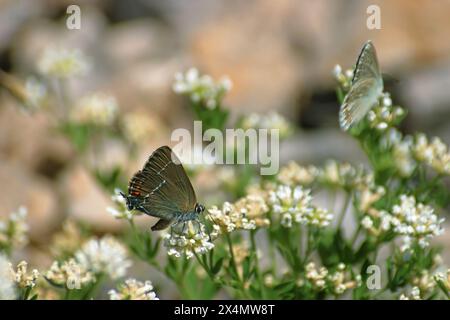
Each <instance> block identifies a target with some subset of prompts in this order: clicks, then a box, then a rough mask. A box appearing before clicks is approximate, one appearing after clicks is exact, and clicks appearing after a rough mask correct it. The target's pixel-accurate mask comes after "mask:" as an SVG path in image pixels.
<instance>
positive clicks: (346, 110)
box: [339, 40, 383, 130]
mask: <svg viewBox="0 0 450 320" xmlns="http://www.w3.org/2000/svg"><path fill="white" fill-rule="evenodd" d="M382 93H383V77H382V75H381V72H380V67H379V65H378V59H377V53H376V51H375V47H374V45H373V43H372V42H371V41H370V40H369V41H367V42H366V43H365V44H364V47H363V48H362V50H361V53H360V54H359V57H358V61H357V62H356V68H355V71H354V74H353V79H352V85H351V88H350V90H349V92H348V93H347V95H346V96H345V99H344V102H343V103H342V106H341V109H340V111H339V124H340V126H341V128H342V129H343V130H348V129H350V128H351V127H352V126H354V125H355V124H356V123H358V122H359V121H360V120H361V119H363V118H364V116H365V115H366V114H367V113H368V112H369V110H370V109H371V108H372V107H374V106H375V105H376V104H377V103H378V98H379V97H380V95H381V94H382Z"/></svg>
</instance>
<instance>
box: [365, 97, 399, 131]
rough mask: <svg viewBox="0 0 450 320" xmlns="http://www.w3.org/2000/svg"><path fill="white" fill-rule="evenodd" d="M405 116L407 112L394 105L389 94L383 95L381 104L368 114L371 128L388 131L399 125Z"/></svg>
mask: <svg viewBox="0 0 450 320" xmlns="http://www.w3.org/2000/svg"><path fill="white" fill-rule="evenodd" d="M404 115H405V111H404V110H403V109H402V108H401V107H398V106H393V105H392V100H391V97H390V95H389V93H383V95H382V96H381V97H380V101H379V104H378V105H377V106H375V108H372V109H371V110H370V111H369V112H368V113H367V119H368V120H369V126H370V127H371V128H375V129H376V130H379V131H386V129H388V128H389V127H392V126H394V125H395V124H397V123H398V122H399V121H400V119H401V118H402V117H403V116H404Z"/></svg>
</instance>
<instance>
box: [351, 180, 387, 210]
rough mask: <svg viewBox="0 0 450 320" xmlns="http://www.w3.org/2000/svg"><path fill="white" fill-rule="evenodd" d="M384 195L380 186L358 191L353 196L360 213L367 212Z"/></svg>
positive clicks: (384, 190)
mask: <svg viewBox="0 0 450 320" xmlns="http://www.w3.org/2000/svg"><path fill="white" fill-rule="evenodd" d="M385 193H386V189H384V187H381V186H377V187H374V188H366V189H362V190H360V191H359V192H357V193H356V194H355V195H356V197H357V199H358V210H359V211H360V212H368V211H369V210H370V209H371V208H372V205H373V204H374V203H375V202H377V201H378V200H380V199H381V198H382V197H383V196H384V195H385Z"/></svg>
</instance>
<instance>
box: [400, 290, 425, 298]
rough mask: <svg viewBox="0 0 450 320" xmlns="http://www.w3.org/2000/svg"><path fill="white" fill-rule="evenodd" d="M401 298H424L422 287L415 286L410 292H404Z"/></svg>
mask: <svg viewBox="0 0 450 320" xmlns="http://www.w3.org/2000/svg"><path fill="white" fill-rule="evenodd" d="M399 300H422V298H421V296H420V289H419V288H418V287H413V288H412V289H411V292H410V293H409V294H406V295H405V294H404V293H402V294H401V295H400V297H399Z"/></svg>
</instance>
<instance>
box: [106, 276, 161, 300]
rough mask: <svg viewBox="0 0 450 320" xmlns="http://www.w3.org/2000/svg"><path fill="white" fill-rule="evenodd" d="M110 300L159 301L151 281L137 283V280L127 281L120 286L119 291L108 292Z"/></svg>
mask: <svg viewBox="0 0 450 320" xmlns="http://www.w3.org/2000/svg"><path fill="white" fill-rule="evenodd" d="M108 295H109V299H110V300H159V298H158V297H157V296H156V294H155V292H154V291H153V285H152V282H151V281H145V282H144V283H143V282H141V281H137V280H136V279H127V280H125V282H124V283H122V284H120V285H119V286H118V290H117V291H116V290H110V291H109V292H108Z"/></svg>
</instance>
